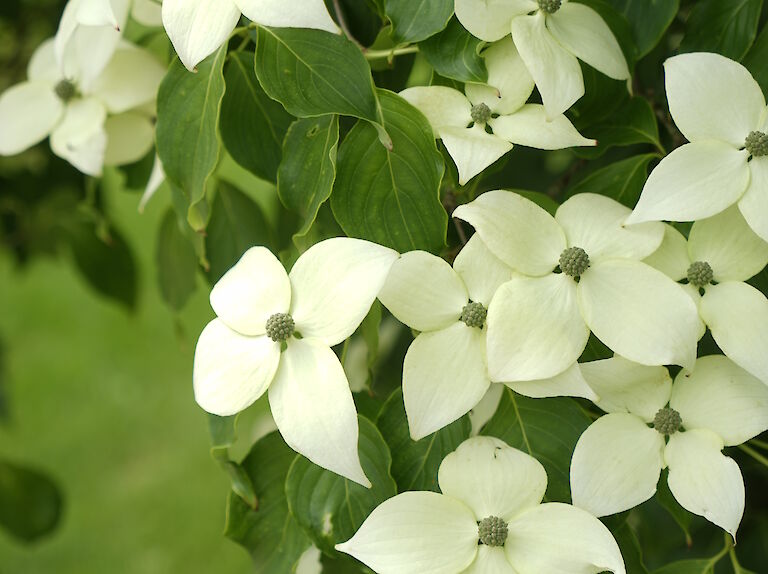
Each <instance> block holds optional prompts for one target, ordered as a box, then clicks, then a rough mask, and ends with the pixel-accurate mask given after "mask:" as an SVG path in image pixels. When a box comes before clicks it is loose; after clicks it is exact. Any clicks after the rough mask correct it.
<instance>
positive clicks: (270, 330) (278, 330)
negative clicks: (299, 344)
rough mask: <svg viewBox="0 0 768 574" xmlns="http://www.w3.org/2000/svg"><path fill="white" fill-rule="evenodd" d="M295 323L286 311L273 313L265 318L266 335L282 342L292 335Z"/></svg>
mask: <svg viewBox="0 0 768 574" xmlns="http://www.w3.org/2000/svg"><path fill="white" fill-rule="evenodd" d="M295 328H296V324H295V323H294V322H293V317H291V316H290V315H289V314H288V313H275V314H274V315H272V316H271V317H270V318H269V319H267V336H268V337H269V338H270V339H272V340H273V341H275V342H276V343H277V342H278V341H280V342H283V341H285V340H287V339H288V337H290V336H291V335H293V331H294V330H295Z"/></svg>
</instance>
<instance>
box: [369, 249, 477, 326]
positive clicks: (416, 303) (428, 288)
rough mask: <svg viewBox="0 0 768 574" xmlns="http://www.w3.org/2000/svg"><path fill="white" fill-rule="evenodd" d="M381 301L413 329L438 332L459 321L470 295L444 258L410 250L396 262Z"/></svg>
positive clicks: (380, 295)
mask: <svg viewBox="0 0 768 574" xmlns="http://www.w3.org/2000/svg"><path fill="white" fill-rule="evenodd" d="M379 300H380V301H381V302H382V303H383V304H384V306H385V307H386V308H387V309H389V311H390V312H391V313H392V314H393V315H394V316H395V317H396V318H397V320H398V321H400V322H401V323H405V324H406V325H408V326H409V327H410V328H411V329H416V330H417V331H435V330H437V329H442V328H444V327H447V326H449V325H451V324H453V323H455V322H456V321H458V320H459V317H460V316H461V310H462V309H463V308H464V305H466V304H467V302H468V295H467V288H466V287H465V286H464V282H463V281H462V280H461V278H460V277H459V275H458V274H457V273H456V272H455V271H454V270H453V269H451V266H450V265H448V263H446V261H445V260H444V259H441V258H440V257H437V256H436V255H432V254H431V253H427V252H426V251H410V252H408V253H404V254H403V255H402V256H401V257H400V258H399V259H398V260H397V261H395V263H394V264H393V265H392V268H391V269H390V270H389V275H387V280H386V281H385V282H384V286H383V287H382V288H381V292H380V293H379Z"/></svg>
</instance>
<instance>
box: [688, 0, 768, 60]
mask: <svg viewBox="0 0 768 574" xmlns="http://www.w3.org/2000/svg"><path fill="white" fill-rule="evenodd" d="M762 7H763V0H700V1H699V2H696V4H695V5H694V6H693V9H692V10H691V14H690V16H688V20H687V22H686V23H685V29H686V32H685V36H684V37H683V41H682V43H681V44H680V51H681V52H717V53H718V54H722V55H723V56H726V57H728V58H731V59H732V60H741V59H742V58H743V57H744V56H745V55H746V53H747V52H748V51H749V48H750V46H752V42H754V41H755V36H756V35H757V26H758V23H759V22H760V10H761V9H762Z"/></svg>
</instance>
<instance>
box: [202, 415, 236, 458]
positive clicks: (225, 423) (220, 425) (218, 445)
mask: <svg viewBox="0 0 768 574" xmlns="http://www.w3.org/2000/svg"><path fill="white" fill-rule="evenodd" d="M207 414H208V434H209V435H210V437H211V454H212V455H213V458H216V459H218V458H220V457H221V455H222V454H223V455H224V456H226V457H229V454H228V450H229V447H231V446H232V445H233V444H234V443H235V440H236V439H237V418H238V416H239V415H232V416H229V417H220V416H217V415H212V414H210V413H207Z"/></svg>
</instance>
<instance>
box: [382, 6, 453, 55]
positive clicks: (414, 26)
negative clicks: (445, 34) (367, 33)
mask: <svg viewBox="0 0 768 574" xmlns="http://www.w3.org/2000/svg"><path fill="white" fill-rule="evenodd" d="M384 6H385V9H386V13H387V17H388V18H389V20H390V22H392V39H393V40H394V41H395V42H396V43H398V44H400V43H404V42H420V41H421V40H426V39H427V38H429V37H430V36H433V35H434V34H437V33H438V32H440V30H442V29H443V28H445V26H446V24H447V23H448V20H449V19H450V18H451V16H453V0H385V2H384Z"/></svg>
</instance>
